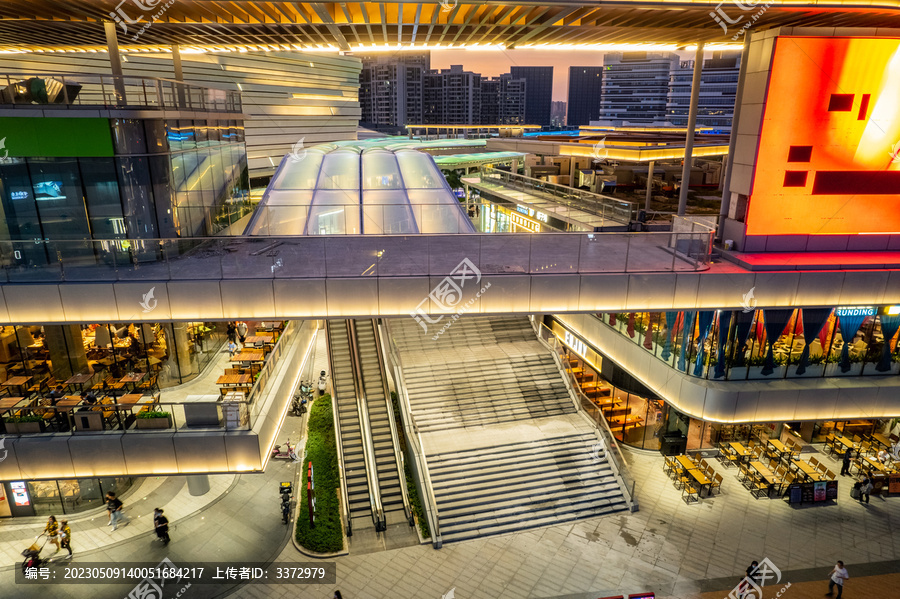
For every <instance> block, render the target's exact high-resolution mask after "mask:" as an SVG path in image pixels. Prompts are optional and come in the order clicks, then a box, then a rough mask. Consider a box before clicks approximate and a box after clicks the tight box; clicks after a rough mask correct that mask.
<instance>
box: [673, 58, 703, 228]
mask: <svg viewBox="0 0 900 599" xmlns="http://www.w3.org/2000/svg"><path fill="white" fill-rule="evenodd" d="M702 71H703V42H697V53H696V55H695V56H694V77H693V79H692V80H691V106H690V110H689V111H688V123H687V135H686V136H685V140H684V166H683V167H682V168H681V190H680V191H681V193H680V194H679V195H678V216H684V213H685V211H686V210H687V196H688V187H689V186H690V181H691V166H692V162H693V153H694V127H695V126H696V125H697V104H698V103H699V101H700V74H701V72H702Z"/></svg>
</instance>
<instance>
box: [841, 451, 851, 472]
mask: <svg viewBox="0 0 900 599" xmlns="http://www.w3.org/2000/svg"><path fill="white" fill-rule="evenodd" d="M852 456H853V450H852V449H848V450H847V451H845V452H844V460H843V463H842V464H841V476H850V458H851V457H852Z"/></svg>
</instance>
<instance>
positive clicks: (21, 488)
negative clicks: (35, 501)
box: [9, 482, 31, 507]
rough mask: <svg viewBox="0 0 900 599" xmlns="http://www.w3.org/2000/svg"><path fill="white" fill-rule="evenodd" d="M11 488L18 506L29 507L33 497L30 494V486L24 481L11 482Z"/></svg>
mask: <svg viewBox="0 0 900 599" xmlns="http://www.w3.org/2000/svg"><path fill="white" fill-rule="evenodd" d="M9 488H10V489H12V495H13V501H15V503H16V505H17V506H19V507H28V506H29V505H31V498H30V497H29V496H28V488H27V487H26V486H25V483H24V482H14V483H9Z"/></svg>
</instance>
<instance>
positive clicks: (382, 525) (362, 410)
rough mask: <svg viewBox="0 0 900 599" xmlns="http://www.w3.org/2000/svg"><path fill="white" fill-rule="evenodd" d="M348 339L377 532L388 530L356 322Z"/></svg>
mask: <svg viewBox="0 0 900 599" xmlns="http://www.w3.org/2000/svg"><path fill="white" fill-rule="evenodd" d="M346 322H347V338H348V339H349V342H350V364H351V368H352V369H353V388H354V389H355V390H356V411H357V413H358V414H359V434H360V437H361V439H360V440H361V441H362V446H363V459H364V460H365V463H366V481H367V482H368V484H369V504H370V505H371V507H372V521H373V522H374V523H375V531H376V532H381V531H383V530H385V529H386V528H387V522H386V520H385V517H384V506H382V505H381V488H380V486H379V484H378V463H377V462H376V461H375V448H374V446H373V443H372V425H371V424H370V423H369V408H368V399H367V398H366V390H365V389H364V388H363V384H362V363H361V361H360V358H359V339H358V338H357V336H356V322H355V321H354V320H352V319H348V320H347V321H346Z"/></svg>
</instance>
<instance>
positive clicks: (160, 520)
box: [153, 507, 169, 545]
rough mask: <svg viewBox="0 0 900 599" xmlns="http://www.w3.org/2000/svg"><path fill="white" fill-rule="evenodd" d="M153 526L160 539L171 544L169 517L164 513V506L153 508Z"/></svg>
mask: <svg viewBox="0 0 900 599" xmlns="http://www.w3.org/2000/svg"><path fill="white" fill-rule="evenodd" d="M153 528H154V529H155V530H156V536H157V537H158V538H159V540H160V541H162V542H163V543H165V544H166V545H168V544H169V519H168V518H166V517H165V516H164V515H163V510H162V508H159V507H158V508H154V509H153Z"/></svg>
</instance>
